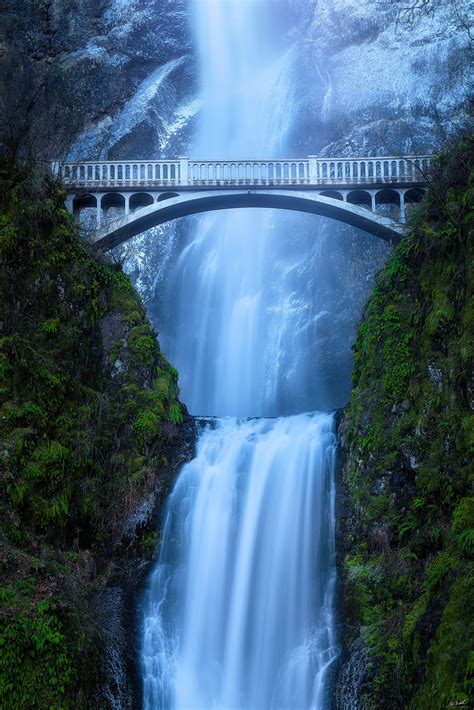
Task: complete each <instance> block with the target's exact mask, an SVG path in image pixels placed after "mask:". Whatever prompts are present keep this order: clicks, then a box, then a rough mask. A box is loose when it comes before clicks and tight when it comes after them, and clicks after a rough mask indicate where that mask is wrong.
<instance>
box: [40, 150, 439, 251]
mask: <svg viewBox="0 0 474 710" xmlns="http://www.w3.org/2000/svg"><path fill="white" fill-rule="evenodd" d="M430 160H431V158H430V156H403V157H393V156H389V157H370V158H318V157H316V156H309V157H307V158H302V159H295V158H292V159H287V160H190V159H189V158H179V159H178V160H141V161H88V162H79V163H63V164H59V163H57V162H55V163H53V165H52V169H53V173H55V174H58V175H60V176H61V177H62V179H63V182H64V184H65V186H66V188H67V200H66V205H67V208H68V210H69V211H70V212H72V213H73V214H75V215H76V216H77V217H78V218H80V216H81V212H82V211H83V210H88V211H91V210H93V211H94V213H95V220H94V229H93V231H92V234H91V239H92V241H93V242H94V243H95V244H97V246H98V247H100V248H101V249H103V250H108V249H111V248H113V247H115V246H118V245H119V244H121V243H122V242H124V241H126V240H127V239H130V238H131V237H134V236H136V235H137V234H140V233H142V232H143V231H145V230H146V229H150V228H151V227H154V226H157V225H159V224H163V223H164V222H168V221H170V220H173V219H177V218H179V217H185V216H187V215H192V214H197V213H199V212H208V211H214V210H222V209H234V208H243V207H271V208H277V209H287V210H296V211H300V212H308V213H311V214H317V215H322V216H324V217H329V218H331V219H335V220H338V221H340V222H344V223H346V224H350V225H352V226H354V227H358V228H359V229H362V230H364V231H367V232H370V233H372V234H374V235H375V236H377V237H380V238H381V239H385V240H387V241H389V242H391V243H397V242H398V241H399V240H400V239H401V237H402V236H403V233H404V231H405V223H406V216H407V209H409V208H410V206H412V205H413V204H416V203H418V202H419V201H420V200H421V198H422V196H423V194H424V192H425V191H426V187H427V174H428V172H429V168H430Z"/></svg>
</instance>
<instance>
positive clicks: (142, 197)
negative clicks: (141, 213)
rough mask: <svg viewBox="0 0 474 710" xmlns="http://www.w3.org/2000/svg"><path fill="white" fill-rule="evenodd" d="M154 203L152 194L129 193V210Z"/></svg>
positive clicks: (134, 210)
mask: <svg viewBox="0 0 474 710" xmlns="http://www.w3.org/2000/svg"><path fill="white" fill-rule="evenodd" d="M153 203H154V199H153V195H150V193H149V192H134V193H133V194H132V195H130V202H129V204H130V212H136V211H137V210H141V209H143V208H144V207H149V206H150V205H152V204H153Z"/></svg>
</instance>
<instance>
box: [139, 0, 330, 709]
mask: <svg viewBox="0 0 474 710" xmlns="http://www.w3.org/2000/svg"><path fill="white" fill-rule="evenodd" d="M283 4H284V3H282V6H283ZM277 7H278V4H276V3H274V2H271V1H267V0H262V1H261V2H260V1H257V0H255V1H253V2H249V1H246V2H244V1H243V0H195V2H193V12H194V17H193V26H194V27H195V28H196V39H197V44H198V48H199V54H200V70H201V75H202V99H203V110H202V115H201V131H200V134H199V135H198V136H197V139H196V144H195V145H194V146H191V147H190V153H192V155H194V156H197V157H198V156H199V155H205V156H206V157H213V156H219V157H221V158H222V157H223V156H229V157H232V156H233V155H246V156H248V157H249V158H250V157H252V156H261V155H265V156H266V157H272V155H276V154H277V153H280V154H281V153H282V151H284V149H285V148H286V146H285V136H286V132H287V129H288V127H289V125H290V124H291V107H292V90H293V89H292V82H291V80H290V74H289V67H290V66H291V62H292V61H293V57H292V51H293V50H292V48H291V46H284V43H282V39H281V17H280V18H278V17H277V16H278V12H277V13H276V14H275V9H276V8H277ZM275 17H277V19H275ZM298 219H299V220H301V219H302V218H301V217H300V216H292V217H291V219H288V217H286V216H284V215H283V216H282V215H280V214H278V215H277V214H275V213H273V212H272V211H270V210H265V211H263V210H260V211H259V210H240V211H239V210H233V211H229V212H227V213H225V214H217V215H207V216H204V217H199V218H195V219H193V221H192V229H190V233H189V239H188V242H187V244H186V245H185V246H184V248H183V250H182V252H181V255H180V257H179V259H178V260H177V262H176V265H175V267H174V269H173V271H172V272H171V274H170V276H169V295H168V299H169V303H170V304H173V306H172V308H173V309H175V310H176V324H177V326H176V332H175V334H174V337H173V338H170V339H169V340H168V342H167V343H166V342H165V343H164V346H165V349H166V352H167V355H168V356H169V357H170V359H171V360H172V361H173V363H175V364H176V365H177V366H178V368H179V371H180V376H181V391H182V396H183V399H184V401H185V402H186V403H187V405H188V406H189V409H190V411H191V412H192V413H194V414H198V415H211V416H218V417H221V418H220V419H217V420H214V421H213V422H212V423H209V424H208V425H207V426H206V427H204V429H203V430H202V431H201V433H200V436H199V440H198V444H197V454H196V457H195V459H194V460H193V461H192V462H190V463H189V464H187V465H186V466H184V468H183V470H182V471H181V473H180V475H179V478H178V480H177V482H176V485H175V487H174V490H173V492H172V494H171V495H170V497H169V501H168V504H167V508H166V511H165V517H164V521H163V525H164V530H163V536H162V543H161V547H160V556H159V560H158V562H157V564H156V566H155V568H154V570H153V572H152V574H151V576H150V579H149V583H148V587H147V590H146V594H145V598H144V601H143V608H142V615H143V616H142V619H143V624H142V627H143V628H142V647H141V669H142V675H143V707H144V709H145V710H158V709H159V710H172V709H173V710H184V709H185V708H187V709H188V710H191V709H192V710H271V709H274V710H276V709H279V710H310V709H311V710H322V708H325V707H328V703H329V700H328V692H329V689H328V683H327V679H328V671H329V670H330V667H331V664H332V663H333V661H334V660H335V658H336V657H337V653H338V651H337V644H336V640H335V632H334V609H333V605H334V586H335V576H336V575H335V563H334V556H335V555H334V495H335V494H334V459H335V446H336V441H335V435H334V432H333V428H334V427H333V416H332V415H331V414H323V413H314V412H313V413H302V414H298V413H296V414H293V412H295V411H296V412H298V406H297V405H296V406H295V405H294V404H293V405H292V406H287V405H282V403H281V400H280V398H279V397H278V396H277V393H278V391H279V386H280V385H281V386H284V388H285V391H286V400H285V401H286V402H288V401H293V402H298V401H304V397H303V396H302V395H303V394H305V387H307V382H305V373H306V372H307V370H308V368H309V369H311V363H310V362H309V363H305V367H303V366H301V368H299V365H300V363H299V361H298V353H297V348H298V342H299V339H301V338H304V337H305V329H304V328H302V331H301V333H298V332H297V330H298V329H297V328H296V329H295V323H299V320H298V319H299V318H300V314H299V313H298V310H299V309H298V307H295V303H297V302H298V298H297V297H296V291H295V289H296V290H298V289H299V288H300V287H299V286H298V270H297V269H295V268H294V267H293V266H292V267H290V268H289V269H287V273H286V276H284V278H283V279H282V280H281V282H279V283H275V273H274V272H272V270H271V268H272V266H273V264H274V262H276V261H277V260H278V259H279V258H280V257H279V256H278V254H279V250H280V256H281V253H283V252H284V249H285V248H286V244H287V238H288V230H291V229H292V226H293V225H294V224H297V220H298ZM299 224H300V225H301V224H302V222H301V221H300V222H299ZM300 290H301V289H300ZM170 307H171V306H170ZM305 317H307V314H305ZM288 362H290V363H291V367H288V364H287V363H288ZM285 363H286V364H285ZM313 407H314V405H313ZM299 411H301V409H300V410H299ZM283 414H285V415H291V416H281V415H283ZM235 417H239V418H235ZM245 417H260V418H258V419H245ZM265 417H267V418H265ZM268 417H274V418H268Z"/></svg>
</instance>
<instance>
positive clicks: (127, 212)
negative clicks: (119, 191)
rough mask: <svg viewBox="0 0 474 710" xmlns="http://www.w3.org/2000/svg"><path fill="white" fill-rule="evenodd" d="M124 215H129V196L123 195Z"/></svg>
mask: <svg viewBox="0 0 474 710" xmlns="http://www.w3.org/2000/svg"><path fill="white" fill-rule="evenodd" d="M124 198H125V214H130V195H129V194H127V193H125V195H124Z"/></svg>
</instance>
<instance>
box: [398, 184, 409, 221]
mask: <svg viewBox="0 0 474 710" xmlns="http://www.w3.org/2000/svg"><path fill="white" fill-rule="evenodd" d="M398 194H399V195H400V222H401V223H402V224H405V222H406V221H407V216H406V211H405V190H400V192H399V193H398Z"/></svg>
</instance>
